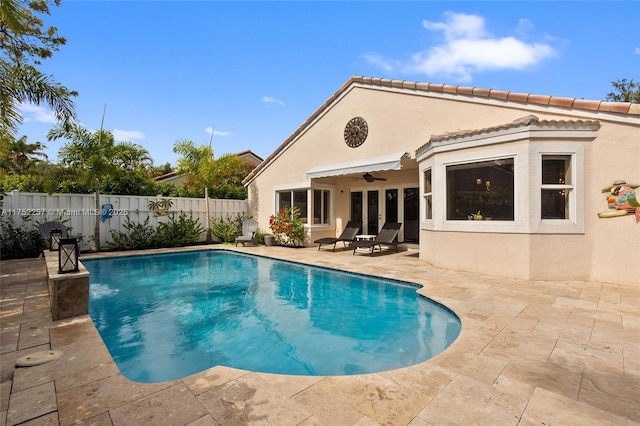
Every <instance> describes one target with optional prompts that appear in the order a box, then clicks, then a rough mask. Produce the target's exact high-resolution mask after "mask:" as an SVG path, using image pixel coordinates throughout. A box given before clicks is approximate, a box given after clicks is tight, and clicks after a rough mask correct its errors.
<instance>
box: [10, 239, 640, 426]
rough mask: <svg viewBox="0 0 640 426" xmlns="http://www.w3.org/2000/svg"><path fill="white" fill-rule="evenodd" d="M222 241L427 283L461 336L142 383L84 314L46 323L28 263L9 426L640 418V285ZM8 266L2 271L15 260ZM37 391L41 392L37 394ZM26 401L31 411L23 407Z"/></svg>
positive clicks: (21, 278) (14, 314) (19, 297)
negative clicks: (440, 347) (328, 360)
mask: <svg viewBox="0 0 640 426" xmlns="http://www.w3.org/2000/svg"><path fill="white" fill-rule="evenodd" d="M224 248H226V249H231V250H237V251H240V252H247V253H261V254H266V255H268V257H272V256H273V257H276V258H280V257H282V258H285V259H286V260H293V261H304V260H306V261H307V262H309V263H310V264H314V265H316V266H317V265H333V266H336V265H337V266H340V267H344V268H345V270H350V271H353V272H358V269H360V270H365V271H368V272H372V273H374V276H375V274H380V276H383V277H387V276H398V275H399V276H413V277H418V281H419V282H420V283H421V284H423V288H421V289H420V290H419V291H420V292H423V291H424V292H425V294H426V295H428V297H429V298H430V299H432V300H435V301H438V302H441V303H443V304H445V306H449V307H450V308H451V309H452V310H453V311H454V312H455V313H456V314H457V315H458V316H459V317H460V319H461V321H462V330H461V333H460V336H459V337H458V339H457V340H456V341H455V342H454V343H453V344H452V345H451V346H450V347H449V348H448V349H447V350H446V351H445V352H443V353H441V354H439V355H437V356H436V357H435V358H432V359H431V360H429V361H426V362H424V363H421V364H419V365H416V366H412V367H406V368H403V369H398V370H392V371H388V372H383V373H375V374H369V375H360V376H334V377H310V376H283V375H270V374H265V373H252V372H247V371H243V370H235V369H231V368H228V367H213V368H211V369H209V370H206V371H204V372H202V373H197V374H195V375H193V376H190V377H188V378H185V379H182V380H177V381H172V382H166V383H160V384H150V385H143V384H137V383H134V382H130V381H128V380H126V379H125V378H123V377H122V376H121V375H120V374H119V372H117V369H116V368H115V365H114V363H113V360H111V359H110V356H109V354H108V351H107V350H106V347H105V346H104V344H103V343H102V341H101V339H100V337H99V334H98V333H97V330H95V327H94V326H93V323H92V322H91V320H90V319H89V318H88V316H82V317H78V318H75V319H71V320H64V321H51V318H50V317H49V318H48V319H47V318H46V317H45V315H44V313H43V312H46V311H43V310H42V309H43V308H42V306H43V304H44V303H45V301H46V300H48V294H46V293H47V291H46V280H45V279H44V276H43V274H42V272H38V269H39V268H40V269H42V266H38V265H42V264H41V263H38V260H32V261H27V262H17V263H15V265H22V264H24V265H28V266H25V270H24V271H22V272H20V271H18V272H16V273H11V272H9V273H7V274H6V275H5V274H4V272H3V275H2V277H3V283H2V290H3V312H2V316H3V318H2V319H3V322H2V328H3V333H4V336H8V337H7V339H6V341H7V343H5V342H3V351H2V355H1V356H2V365H3V367H2V368H3V383H2V401H3V402H2V407H1V408H0V416H2V418H1V419H2V420H4V421H5V422H6V424H7V425H12V424H17V423H20V422H24V421H28V420H29V419H38V420H39V421H44V420H45V419H47V418H55V421H56V422H58V423H59V424H65V425H66V424H74V423H81V422H91V423H94V424H114V425H127V424H131V421H134V422H135V423H136V424H143V425H144V424H156V423H157V422H158V421H159V420H160V419H162V422H164V423H165V424H193V425H197V424H216V423H221V424H303V425H325V424H326V425H355V424H358V425H367V424H393V425H404V424H407V425H408V424H411V425H414V426H415V425H437V424H450V423H452V422H453V423H457V424H462V423H468V424H471V423H475V424H506V425H509V424H513V425H527V424H541V423H543V422H545V423H547V424H548V423H559V424H588V423H592V424H596V423H599V424H619V425H625V426H629V425H632V424H636V423H639V422H640V408H639V407H638V404H637V400H636V396H635V395H636V393H635V389H637V388H638V384H639V381H638V377H640V362H638V361H637V358H638V357H637V356H636V355H637V354H638V353H640V339H639V336H640V313H639V312H640V309H639V307H640V302H639V299H640V297H639V294H638V293H639V291H638V288H635V287H632V286H625V285H620V284H616V283H600V282H584V281H580V282H572V281H562V282H557V281H556V282H534V281H524V280H513V279H505V278H500V277H493V276H486V275H478V274H471V273H464V272H458V271H449V270H442V269H438V268H433V267H431V266H430V265H428V264H425V263H424V262H421V261H419V260H418V259H417V258H416V257H415V253H407V252H401V253H400V254H395V253H393V254H388V255H387V254H385V255H384V256H376V257H373V258H370V257H364V256H361V257H358V259H357V260H354V258H353V257H352V256H351V253H350V252H349V253H348V254H347V253H339V252H335V253H334V252H327V253H326V254H318V252H317V251H316V250H315V248H310V249H296V250H290V249H286V248H278V247H256V248H250V247H249V248H238V249H235V248H233V247H224ZM193 249H196V250H198V249H201V247H195V248H193ZM154 252H158V251H154ZM107 255H113V254H107ZM83 257H84V256H83ZM81 260H82V258H81ZM5 262H6V261H3V262H2V267H3V269H7V268H6V267H5V265H10V266H11V267H12V268H13V265H14V264H13V263H6V264H5ZM8 262H13V261H8ZM302 263H305V262H302ZM34 268H35V269H34ZM14 306H15V308H14ZM18 307H20V308H19V309H18ZM45 309H48V307H47V308H45ZM13 336H16V337H13ZM45 347H46V349H61V350H63V351H64V356H63V358H62V359H60V360H58V361H55V362H52V363H48V364H46V365H43V366H36V367H30V368H29V369H15V368H13V369H11V368H9V367H7V366H8V365H9V364H10V362H11V359H13V358H15V357H18V355H20V354H25V353H28V352H29V351H35V350H36V349H38V348H45ZM16 359H17V358H16ZM5 369H6V371H5ZM5 377H6V378H8V379H7V380H5V379H4V378H5ZM31 394H34V395H37V396H38V399H37V400H36V399H31V400H30V399H29V398H30V396H29V395H31ZM25 404H26V405H25ZM25 406H28V407H31V408H30V409H29V410H26V411H25V410H20V408H21V407H25ZM21 415H22V417H20V416H21Z"/></svg>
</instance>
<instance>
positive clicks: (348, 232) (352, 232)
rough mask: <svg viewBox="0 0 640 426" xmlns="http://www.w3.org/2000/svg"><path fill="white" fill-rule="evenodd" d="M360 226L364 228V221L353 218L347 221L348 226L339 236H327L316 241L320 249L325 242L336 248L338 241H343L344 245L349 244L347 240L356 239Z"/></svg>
mask: <svg viewBox="0 0 640 426" xmlns="http://www.w3.org/2000/svg"><path fill="white" fill-rule="evenodd" d="M360 228H362V222H359V221H357V220H352V221H350V222H349V223H347V226H346V227H345V228H344V231H342V234H340V236H339V237H338V238H335V237H327V238H320V239H319V240H315V241H314V243H315V244H318V250H320V248H321V247H322V245H323V244H333V249H332V250H335V249H336V243H338V242H340V241H342V243H343V244H344V246H345V247H346V246H347V242H352V241H353V240H355V239H356V235H357V234H358V232H360Z"/></svg>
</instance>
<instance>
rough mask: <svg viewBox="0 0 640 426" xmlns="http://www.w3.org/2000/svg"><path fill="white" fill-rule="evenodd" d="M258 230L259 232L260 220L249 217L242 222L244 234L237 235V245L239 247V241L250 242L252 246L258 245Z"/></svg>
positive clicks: (243, 243)
mask: <svg viewBox="0 0 640 426" xmlns="http://www.w3.org/2000/svg"><path fill="white" fill-rule="evenodd" d="M256 232H258V221H257V220H255V219H247V220H245V221H244V222H242V235H238V236H237V237H236V247H238V243H242V245H243V246H244V245H245V244H247V243H249V244H251V245H252V246H255V245H256Z"/></svg>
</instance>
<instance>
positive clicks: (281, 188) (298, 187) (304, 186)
mask: <svg viewBox="0 0 640 426" xmlns="http://www.w3.org/2000/svg"><path fill="white" fill-rule="evenodd" d="M315 189H319V190H323V191H329V200H330V201H329V202H330V203H331V205H330V206H329V223H328V224H327V223H323V224H314V223H313V191H314V190H315ZM287 191H289V192H292V195H291V196H292V202H293V192H294V191H306V192H307V216H306V219H307V220H306V223H305V224H304V226H305V228H314V229H318V228H327V229H329V228H331V227H332V226H333V224H334V223H335V203H336V200H335V188H334V187H333V186H330V185H312V186H309V183H308V182H304V183H303V182H300V183H297V184H295V183H294V184H289V185H278V186H274V187H273V206H274V212H273V214H277V213H278V210H279V209H280V208H279V200H280V199H279V193H281V192H287Z"/></svg>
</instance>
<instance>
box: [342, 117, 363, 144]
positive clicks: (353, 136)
mask: <svg viewBox="0 0 640 426" xmlns="http://www.w3.org/2000/svg"><path fill="white" fill-rule="evenodd" d="M367 134H369V126H368V125H367V122H366V121H365V119H364V118H362V117H354V118H352V119H351V120H349V122H348V123H347V125H346V126H345V128H344V141H345V142H346V144H347V145H349V146H350V147H351V148H357V147H359V146H360V145H362V144H363V143H364V141H365V139H367Z"/></svg>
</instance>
